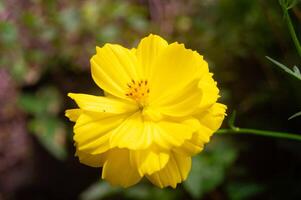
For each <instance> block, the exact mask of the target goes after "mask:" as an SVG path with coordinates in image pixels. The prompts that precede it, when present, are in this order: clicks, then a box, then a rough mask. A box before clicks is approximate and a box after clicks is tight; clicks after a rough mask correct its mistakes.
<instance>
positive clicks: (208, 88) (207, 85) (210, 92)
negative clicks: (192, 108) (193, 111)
mask: <svg viewBox="0 0 301 200" xmlns="http://www.w3.org/2000/svg"><path fill="white" fill-rule="evenodd" d="M212 75H213V74H211V73H207V74H205V75H204V76H203V77H202V78H201V80H200V82H199V87H200V89H201V90H202V100H201V102H200V105H199V109H204V108H208V107H210V106H212V105H213V104H214V103H215V102H216V101H217V99H218V97H219V95H218V93H219V89H218V88H217V86H216V82H215V81H214V80H213V78H212Z"/></svg>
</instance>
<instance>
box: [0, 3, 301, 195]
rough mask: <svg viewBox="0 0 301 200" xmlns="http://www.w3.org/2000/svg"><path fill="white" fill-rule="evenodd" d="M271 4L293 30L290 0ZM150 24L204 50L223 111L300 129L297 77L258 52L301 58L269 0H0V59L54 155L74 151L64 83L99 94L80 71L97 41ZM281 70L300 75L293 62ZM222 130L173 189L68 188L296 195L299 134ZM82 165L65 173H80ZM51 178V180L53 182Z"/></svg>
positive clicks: (255, 124)
mask: <svg viewBox="0 0 301 200" xmlns="http://www.w3.org/2000/svg"><path fill="white" fill-rule="evenodd" d="M280 3H282V5H284V4H285V5H286V6H287V8H289V9H290V11H291V16H292V22H293V23H294V24H295V26H296V32H297V35H298V33H299V31H300V26H299V25H300V21H301V14H300V13H301V9H300V5H299V4H297V3H298V1H296V0H280ZM149 33H157V34H160V35H162V36H164V37H165V38H167V39H168V41H169V42H173V41H179V42H183V43H185V45H186V47H188V48H192V49H194V50H197V51H198V52H200V53H201V54H203V55H204V57H205V59H206V60H207V61H208V62H209V66H210V70H211V71H212V72H214V74H215V75H214V78H215V79H216V80H217V82H218V85H219V88H220V89H221V101H222V102H223V103H225V104H227V105H228V107H229V111H228V113H231V111H232V110H233V109H236V110H237V111H238V114H239V115H238V119H239V124H241V125H242V126H243V127H252V128H261V129H274V130H284V131H288V132H296V133H298V132H300V121H298V120H300V117H299V118H294V119H292V120H290V121H287V118H288V117H289V116H291V114H292V113H295V112H296V110H301V109H300V108H301V107H300V106H301V104H300V102H301V93H300V82H297V81H295V80H294V79H292V78H290V77H289V76H287V77H284V76H282V74H281V72H280V71H279V70H274V69H273V67H272V65H273V64H272V63H270V62H269V61H268V60H267V59H266V58H265V56H266V55H268V56H270V57H272V58H275V59H276V60H278V61H279V63H286V65H287V66H294V65H300V57H298V54H297V53H296V51H295V48H294V43H293V42H292V40H291V37H290V34H289V31H288V30H287V26H286V23H285V20H284V17H283V13H282V10H281V6H280V5H279V2H278V1H275V0H265V1H254V0H239V1H232V0H202V1H200V0H189V1H181V0H172V1H156V0H149V1H147V0H128V1H123V0H101V1H97V0H85V1H79V0H73V1H67V0H62V1H55V0H48V1H42V0H29V1H22V2H18V1H16V0H11V1H8V0H7V1H0V52H1V59H0V67H1V68H3V69H5V70H7V71H9V72H10V75H11V76H12V77H13V79H14V81H15V83H16V90H17V91H18V95H17V98H18V99H17V100H18V105H19V107H20V108H22V112H23V113H20V115H22V114H25V115H26V117H27V122H28V123H27V128H28V132H30V133H32V134H33V135H34V136H35V137H36V138H37V139H38V141H39V142H40V144H41V145H43V147H44V148H45V149H47V150H48V152H49V153H50V154H51V155H52V156H54V157H55V158H57V159H59V160H61V161H62V163H61V164H62V165H64V164H66V163H65V162H67V163H68V160H70V159H71V158H72V157H73V155H74V149H72V150H70V149H68V148H67V147H72V140H71V138H72V127H71V124H70V123H68V122H67V119H65V117H64V110H65V109H66V108H72V107H74V106H75V105H74V104H73V103H72V102H71V101H69V100H67V97H66V94H67V93H68V92H84V93H93V94H101V93H102V91H101V90H100V89H99V88H97V87H96V85H95V84H93V82H92V79H91V77H90V69H89V59H90V57H91V55H93V54H94V52H95V46H102V45H103V44H104V43H107V42H111V43H119V44H122V45H125V46H127V47H132V46H134V45H136V44H137V42H138V41H139V40H140V38H142V37H144V36H146V35H148V34H149ZM290 70H291V69H290ZM291 72H292V73H295V74H296V76H298V77H299V75H300V74H299V73H298V71H297V70H296V68H295V70H294V71H292V70H291ZM230 137H231V136H228V137H227V136H214V137H213V138H212V142H211V143H209V144H208V145H207V146H206V148H205V150H204V152H203V153H201V154H200V155H198V156H196V157H195V158H193V166H192V170H191V174H190V176H189V178H188V180H187V181H186V182H185V183H184V184H182V185H179V186H178V187H177V189H176V190H171V189H164V190H161V189H158V188H155V187H153V186H151V185H150V184H149V183H148V182H147V181H145V182H143V183H141V184H139V185H137V186H134V187H132V188H129V189H126V190H124V189H120V188H112V187H110V186H109V185H108V184H107V183H105V182H100V181H98V182H96V183H93V182H94V179H93V180H90V182H89V183H86V185H85V188H80V189H78V190H77V191H73V193H75V194H76V195H77V194H80V193H81V195H80V198H81V199H83V200H92V199H93V200H94V199H95V200H96V199H202V198H205V199H234V200H240V199H241V200H242V199H256V198H257V197H259V199H284V197H285V199H300V198H301V194H300V191H299V189H298V188H299V187H300V186H301V183H300V181H299V180H301V177H300V175H299V174H300V173H299V169H300V166H301V164H300V163H301V158H300V155H299V154H298V153H296V152H298V151H300V150H301V149H300V146H299V145H298V144H294V143H293V144H292V143H289V144H287V143H286V142H279V141H278V142H276V141H274V140H271V141H267V140H261V139H258V138H256V137H251V136H250V137H248V136H242V137H238V136H237V137H236V138H230ZM269 149H270V150H269ZM266 159H267V160H268V161H266ZM284 159H288V160H284ZM291 163H294V164H291ZM66 165H67V164H66ZM67 166H68V165H67ZM284 169H285V170H284ZM89 170H92V169H88V168H87V169H86V171H85V172H78V171H77V172H76V173H75V175H76V176H77V173H78V174H80V173H83V176H86V174H85V173H87V171H89ZM284 171H285V172H284ZM98 173H99V170H98V171H97V173H96V172H95V174H94V177H96V176H98V177H99V174H98ZM61 175H62V174H60V175H58V176H61ZM75 175H74V176H75ZM288 177H289V178H288ZM287 179H289V180H287ZM81 181H82V180H81V179H79V180H78V182H81ZM53 182H55V181H53ZM272 183H273V184H272ZM48 184H49V185H50V184H51V180H50V181H49V183H48ZM57 184H60V183H55V184H54V185H55V189H56V190H60V186H61V187H62V188H63V184H61V185H60V186H57ZM70 184H71V183H70ZM49 185H47V186H46V187H50V186H49ZM67 185H68V184H67ZM47 189H48V188H46V189H44V190H47ZM49 190H50V189H49ZM56 190H55V191H56ZM54 193H60V192H54ZM0 198H1V197H0ZM66 199H68V197H66Z"/></svg>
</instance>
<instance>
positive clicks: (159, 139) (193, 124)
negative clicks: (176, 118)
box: [152, 118, 199, 149]
mask: <svg viewBox="0 0 301 200" xmlns="http://www.w3.org/2000/svg"><path fill="white" fill-rule="evenodd" d="M152 126H153V132H152V135H153V140H154V142H155V143H156V144H158V145H159V146H160V147H163V148H166V149H171V148H173V147H179V146H181V145H182V144H183V143H184V142H185V140H188V139H190V138H191V137H192V134H193V133H194V132H195V131H197V130H198V127H199V122H198V120H196V119H193V118H189V119H186V120H184V121H182V122H173V121H160V122H158V123H154V124H153V125H152Z"/></svg>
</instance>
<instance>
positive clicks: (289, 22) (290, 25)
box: [282, 6, 301, 56]
mask: <svg viewBox="0 0 301 200" xmlns="http://www.w3.org/2000/svg"><path fill="white" fill-rule="evenodd" d="M282 10H283V13H284V18H285V21H286V23H287V26H288V29H289V32H290V34H291V37H292V40H293V42H294V44H295V47H296V49H297V51H298V54H299V56H301V46H300V42H299V40H298V37H297V34H296V31H295V28H294V26H293V23H292V20H291V17H290V15H289V13H288V10H287V8H286V7H284V6H282Z"/></svg>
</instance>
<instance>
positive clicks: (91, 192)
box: [80, 181, 121, 200]
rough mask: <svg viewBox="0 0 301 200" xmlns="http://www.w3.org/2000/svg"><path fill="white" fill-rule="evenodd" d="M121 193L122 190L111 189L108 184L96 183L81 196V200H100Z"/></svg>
mask: <svg viewBox="0 0 301 200" xmlns="http://www.w3.org/2000/svg"><path fill="white" fill-rule="evenodd" d="M119 192H121V188H117V187H111V186H110V185H109V184H108V183H107V182H100V181H98V182H96V183H94V184H93V185H91V186H90V187H88V189H86V190H85V191H84V192H83V193H82V194H81V195H80V199H81V200H99V199H103V198H104V197H106V196H110V195H113V194H117V193H119Z"/></svg>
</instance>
